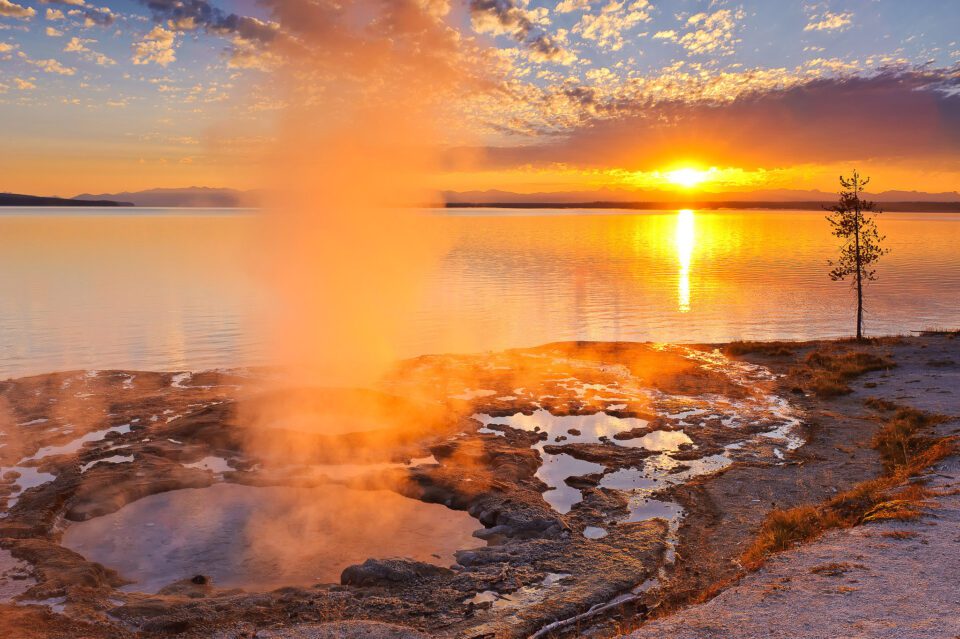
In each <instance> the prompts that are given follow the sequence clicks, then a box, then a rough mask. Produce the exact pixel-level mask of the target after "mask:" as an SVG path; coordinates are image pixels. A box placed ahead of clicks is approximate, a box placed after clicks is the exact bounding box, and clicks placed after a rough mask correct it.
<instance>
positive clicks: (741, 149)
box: [488, 69, 960, 170]
mask: <svg viewBox="0 0 960 639" xmlns="http://www.w3.org/2000/svg"><path fill="white" fill-rule="evenodd" d="M775 80H776V78H771V82H770V83H769V85H770V88H769V89H766V90H753V91H747V92H744V93H741V94H740V95H739V96H738V97H736V99H733V100H727V101H721V100H720V99H711V100H699V101H694V102H690V101H684V100H681V99H672V100H669V101H663V102H656V103H651V102H650V101H649V100H643V99H640V100H637V101H635V102H634V103H632V104H619V105H618V106H617V109H616V110H612V111H611V110H609V109H605V108H603V105H602V104H601V105H599V106H597V105H596V104H595V105H594V109H593V111H594V113H595V114H596V115H594V116H593V117H589V118H585V119H583V120H582V122H581V123H580V124H579V125H577V126H576V127H574V128H573V129H571V130H569V131H567V132H566V135H564V136H562V137H557V136H554V137H553V139H552V140H551V141H550V142H549V143H546V144H541V145H529V143H527V144H526V145H525V146H518V147H505V148H496V149H489V150H488V157H489V158H490V161H491V166H494V167H498V168H505V167H516V166H525V165H534V166H537V165H540V166H543V165H549V164H552V163H562V164H567V165H569V166H575V167H585V168H595V167H603V166H606V167H610V166H613V167H619V168H623V169H626V170H655V169H658V168H662V167H663V166H664V165H666V164H669V163H671V162H675V161H676V160H677V159H678V158H688V159H691V160H696V161H700V162H702V163H703V164H705V165H707V166H711V165H713V166H738V167H742V168H744V169H751V168H755V167H769V166H771V165H773V166H791V165H796V164H804V163H830V162H846V161H854V160H865V159H870V160H874V161H879V160H895V161H915V162H925V163H929V162H932V161H933V162H938V163H940V164H941V165H943V166H945V167H948V168H949V167H951V166H952V167H954V170H958V169H960V158H958V157H957V154H956V149H957V148H960V73H958V71H957V70H955V69H938V70H931V69H914V70H908V71H890V72H882V73H878V74H876V75H874V76H872V77H838V78H812V79H805V80H802V81H797V82H795V83H794V84H792V86H790V87H789V88H785V89H781V88H778V86H777V84H778V82H777V81H775ZM731 86H735V84H734V85H731ZM727 90H729V87H727ZM584 95H585V96H588V97H587V99H589V100H593V101H594V102H595V101H596V100H597V95H596V93H593V94H592V95H589V94H588V93H584Z"/></svg>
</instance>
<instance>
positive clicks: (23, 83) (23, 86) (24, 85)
mask: <svg viewBox="0 0 960 639" xmlns="http://www.w3.org/2000/svg"><path fill="white" fill-rule="evenodd" d="M13 83H14V84H15V85H17V88H18V89H20V90H21V91H29V90H30V89H36V88H37V85H35V84H34V83H33V82H31V81H30V80H24V79H23V78H14V79H13Z"/></svg>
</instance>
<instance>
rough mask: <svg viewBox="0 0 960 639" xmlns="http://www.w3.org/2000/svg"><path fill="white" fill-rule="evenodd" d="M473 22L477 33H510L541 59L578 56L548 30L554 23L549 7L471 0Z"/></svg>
mask: <svg viewBox="0 0 960 639" xmlns="http://www.w3.org/2000/svg"><path fill="white" fill-rule="evenodd" d="M470 22H471V25H472V26H473V29H474V31H476V32H477V33H487V34H490V35H494V36H497V35H507V36H509V37H511V38H513V39H514V40H515V41H517V42H519V43H522V44H525V45H526V46H527V48H528V49H529V51H530V55H531V57H532V58H533V59H534V60H535V61H537V62H557V63H559V64H566V65H569V64H572V63H573V62H574V61H575V60H576V56H575V55H574V54H573V52H571V51H568V50H567V49H566V48H564V47H563V46H561V44H560V43H559V42H558V41H557V39H556V38H555V37H553V36H551V35H549V34H548V33H546V31H545V30H544V27H545V26H547V25H549V24H550V20H549V17H548V12H547V9H546V8H543V7H540V8H537V9H526V8H524V7H521V6H519V5H517V4H516V3H515V0H470Z"/></svg>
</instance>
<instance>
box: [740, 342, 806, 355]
mask: <svg viewBox="0 0 960 639" xmlns="http://www.w3.org/2000/svg"><path fill="white" fill-rule="evenodd" d="M796 347H797V345H796V344H794V343H792V342H730V343H729V344H727V345H726V346H725V347H724V348H723V353H724V354H725V355H732V356H734V357H735V356H738V355H746V354H748V353H755V354H758V355H768V356H770V357H789V356H791V355H793V354H794V353H795V350H794V349H796Z"/></svg>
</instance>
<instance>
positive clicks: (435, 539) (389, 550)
mask: <svg viewBox="0 0 960 639" xmlns="http://www.w3.org/2000/svg"><path fill="white" fill-rule="evenodd" d="M480 527H481V526H480V524H479V523H478V522H477V520H475V519H473V518H472V517H470V515H468V514H467V513H465V512H460V511H455V510H450V509H449V508H446V507H445V506H442V505H438V504H427V503H424V502H421V501H417V500H415V499H409V498H406V497H402V496H400V495H398V494H396V493H393V492H390V491H385V490H374V491H368V490H354V489H350V488H346V487H344V486H338V485H336V484H330V485H326V486H323V487H322V488H309V489H304V488H292V487H264V488H261V487H253V486H244V485H239V484H228V483H223V484H215V485H213V486H211V487H209V488H198V489H183V490H175V491H171V492H167V493H160V494H157V495H152V496H150V497H145V498H144V499H140V500H138V501H135V502H133V503H132V504H129V505H127V506H125V507H124V508H121V509H120V510H118V511H117V512H115V513H111V514H109V515H104V516H102V517H96V518H94V519H90V520H87V521H84V522H79V523H74V524H71V525H70V526H69V527H68V528H67V530H66V532H65V533H64V536H63V545H64V546H66V547H67V548H70V549H71V550H74V551H76V552H78V553H80V554H81V555H83V556H84V557H86V558H87V559H89V560H91V561H96V562H99V563H101V564H103V565H105V566H108V567H110V568H113V569H114V570H116V571H117V572H119V573H120V575H121V576H122V577H124V578H126V579H129V580H131V581H133V582H134V583H132V584H130V585H128V586H126V587H124V589H125V590H129V591H141V592H149V593H156V592H158V591H160V590H161V589H162V588H163V587H164V586H167V585H170V584H172V583H174V582H177V581H180V580H183V579H190V578H192V577H193V576H195V575H204V576H207V577H210V578H212V581H213V585H214V586H216V587H218V588H242V589H245V590H273V589H275V588H280V587H282V586H311V585H313V584H316V583H339V582H340V573H341V572H342V571H343V569H344V568H346V567H347V566H350V565H352V564H358V563H362V562H363V561H364V560H366V559H367V558H369V557H384V556H390V557H393V556H398V557H409V558H412V559H417V560H419V561H424V562H428V563H433V564H438V565H442V566H447V565H450V564H452V563H454V557H453V553H454V551H456V550H460V549H467V548H475V547H478V546H482V545H484V542H482V541H480V540H479V539H477V538H475V537H473V536H472V535H471V533H472V532H473V531H474V530H475V529H477V528H480Z"/></svg>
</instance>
